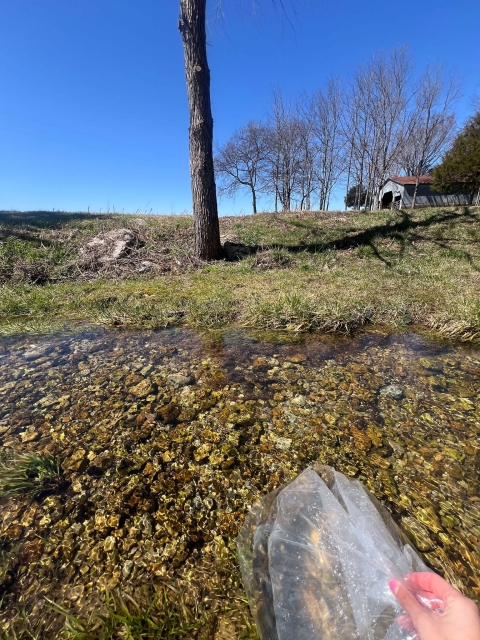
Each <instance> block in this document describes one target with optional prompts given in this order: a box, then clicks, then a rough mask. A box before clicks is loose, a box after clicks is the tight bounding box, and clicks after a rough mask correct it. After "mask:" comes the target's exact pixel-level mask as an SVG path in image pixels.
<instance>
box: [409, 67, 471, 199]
mask: <svg viewBox="0 0 480 640" xmlns="http://www.w3.org/2000/svg"><path fill="white" fill-rule="evenodd" d="M458 95H459V84H458V81H457V80H456V78H453V79H451V80H450V81H449V82H446V81H445V80H444V76H443V72H442V70H441V68H440V67H436V68H433V69H432V68H429V67H427V69H426V70H425V72H424V73H423V75H422V77H421V78H420V81H419V83H418V87H417V90H416V93H415V109H414V110H413V112H412V113H411V116H410V121H411V124H409V126H407V131H406V132H405V133H404V134H403V140H401V142H400V162H401V166H402V169H403V170H404V171H405V172H406V173H407V174H408V175H411V176H415V178H416V180H415V191H414V193H413V198H412V205H411V206H412V209H413V208H415V204H416V200H417V192H418V185H419V182H420V176H421V175H423V174H425V173H427V171H430V170H431V169H432V167H433V166H434V165H435V164H436V163H437V162H438V161H439V160H440V158H441V157H442V155H443V153H444V151H445V150H446V148H447V147H448V146H449V145H450V143H451V142H452V140H453V134H454V129H455V116H454V114H453V113H452V111H451V108H452V106H453V103H454V102H455V100H456V99H457V98H458Z"/></svg>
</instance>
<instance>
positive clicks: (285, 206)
mask: <svg viewBox="0 0 480 640" xmlns="http://www.w3.org/2000/svg"><path fill="white" fill-rule="evenodd" d="M272 103H273V104H272V109H271V113H270V116H269V120H270V129H271V144H270V154H269V157H270V163H269V164H270V170H269V178H268V181H267V183H266V186H267V188H268V189H269V190H270V191H271V192H272V191H273V192H274V194H275V205H276V206H275V210H276V209H277V202H278V201H280V203H281V205H282V210H283V211H291V208H292V202H293V198H294V196H295V195H296V194H298V192H299V191H301V184H302V159H303V154H302V145H301V129H302V123H301V121H300V119H299V118H298V115H297V113H296V110H295V109H294V108H293V107H292V105H291V104H290V103H289V102H287V101H286V100H285V98H284V96H283V94H282V92H281V91H280V90H279V89H275V90H274V92H273V99H272Z"/></svg>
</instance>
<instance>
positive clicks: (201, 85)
mask: <svg viewBox="0 0 480 640" xmlns="http://www.w3.org/2000/svg"><path fill="white" fill-rule="evenodd" d="M206 4H207V0H180V20H179V23H178V28H179V30H180V33H181V35H182V40H183V51H184V57H185V76H186V79H187V93H188V106H189V109H190V129H189V142H190V176H191V181H192V200H193V218H194V225H195V253H196V255H197V257H199V258H201V259H202V260H215V259H216V258H219V257H220V255H221V253H222V247H221V244H220V228H219V223H218V209H217V194H216V189H215V174H214V169H213V118H212V109H211V104H210V70H209V68H208V62H207V41H206V30H205V11H206Z"/></svg>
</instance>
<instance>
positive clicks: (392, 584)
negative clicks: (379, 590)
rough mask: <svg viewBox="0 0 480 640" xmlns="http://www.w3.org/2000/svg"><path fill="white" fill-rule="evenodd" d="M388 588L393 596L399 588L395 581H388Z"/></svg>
mask: <svg viewBox="0 0 480 640" xmlns="http://www.w3.org/2000/svg"><path fill="white" fill-rule="evenodd" d="M388 586H389V587H390V589H391V591H392V592H393V595H396V594H397V591H398V587H399V586H400V585H399V584H398V582H397V581H396V580H389V581H388Z"/></svg>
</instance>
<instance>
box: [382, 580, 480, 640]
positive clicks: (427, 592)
mask: <svg viewBox="0 0 480 640" xmlns="http://www.w3.org/2000/svg"><path fill="white" fill-rule="evenodd" d="M388 584H389V586H390V589H391V590H392V591H393V594H394V595H395V597H396V598H397V600H398V602H399V603H400V604H401V605H402V607H403V608H404V609H405V611H406V612H407V614H408V615H403V616H400V618H399V619H398V623H399V624H400V626H401V627H403V628H405V629H408V630H413V629H412V626H413V627H414V629H415V631H416V632H417V633H418V635H419V637H420V640H460V639H461V640H480V613H479V611H478V607H477V605H476V604H475V603H474V602H472V600H470V599H469V598H467V597H466V596H464V595H462V594H461V593H460V592H459V591H457V590H456V589H455V588H454V587H452V586H451V585H450V584H449V583H448V582H447V581H446V580H444V579H443V578H441V577H440V576H439V575H437V574H436V573H430V572H425V573H411V574H410V575H408V576H407V580H406V584H407V585H408V586H409V587H410V588H411V589H412V591H413V592H417V593H419V594H421V596H422V597H425V598H426V599H427V600H440V601H441V603H443V604H442V611H441V612H435V611H431V610H429V609H426V608H425V607H424V606H423V605H422V604H420V602H419V600H418V598H417V597H416V596H415V595H414V593H412V591H410V590H409V589H407V588H406V587H404V586H403V585H401V584H400V583H399V582H397V581H396V580H390V582H389V583H388Z"/></svg>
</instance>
